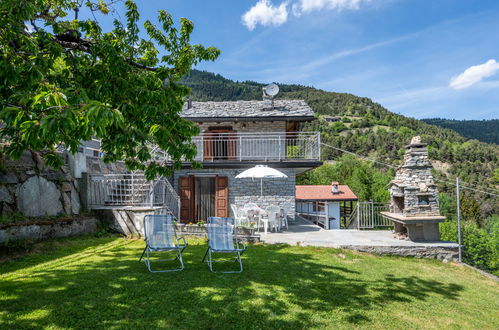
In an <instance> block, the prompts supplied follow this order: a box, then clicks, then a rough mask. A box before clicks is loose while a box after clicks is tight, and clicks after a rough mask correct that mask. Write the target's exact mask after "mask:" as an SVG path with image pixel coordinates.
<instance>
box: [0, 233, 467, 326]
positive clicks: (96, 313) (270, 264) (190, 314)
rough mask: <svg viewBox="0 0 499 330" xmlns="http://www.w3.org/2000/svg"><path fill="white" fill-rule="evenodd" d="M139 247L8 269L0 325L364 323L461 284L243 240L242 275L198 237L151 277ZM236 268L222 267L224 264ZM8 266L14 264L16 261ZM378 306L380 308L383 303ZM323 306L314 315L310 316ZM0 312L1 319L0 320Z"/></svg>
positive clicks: (108, 248) (110, 246)
mask: <svg viewBox="0 0 499 330" xmlns="http://www.w3.org/2000/svg"><path fill="white" fill-rule="evenodd" d="M142 248H143V245H142V244H139V243H138V242H134V241H125V240H117V242H116V241H114V242H108V243H106V244H103V245H100V246H97V247H95V248H94V249H92V250H87V249H80V250H79V251H77V252H76V253H73V254H70V255H66V256H64V257H62V258H60V259H54V260H52V261H51V264H50V265H48V266H46V267H45V265H43V267H40V268H36V269H35V270H32V271H30V272H29V273H23V271H24V270H22V271H20V272H17V273H10V275H9V276H5V277H4V278H1V277H0V279H1V281H0V297H2V298H0V321H2V322H0V323H3V324H4V325H5V326H8V327H11V328H31V327H55V328H72V327H76V328H81V327H84V328H96V327H104V328H108V327H131V328H144V327H175V328H178V327H182V328H255V327H256V328H303V327H309V326H316V327H326V326H332V323H329V322H332V321H334V320H337V321H341V322H345V323H347V324H350V325H358V324H363V323H365V322H369V321H370V318H369V316H367V315H366V313H365V312H366V311H367V310H370V309H372V308H376V307H378V308H382V307H383V306H384V305H386V304H388V303H390V302H393V301H399V302H407V303H409V302H411V301H413V300H415V299H419V300H425V299H427V297H428V295H433V294H438V295H441V296H442V297H443V298H445V299H456V298H457V295H458V293H459V291H460V290H462V289H463V288H462V287H460V286H458V285H454V284H444V283H441V282H438V281H428V280H424V279H420V278H417V277H395V276H391V275H387V276H385V277H384V279H382V280H381V281H380V280H376V279H366V278H365V277H362V276H361V275H362V274H360V272H358V271H355V270H351V269H349V268H347V267H343V266H337V265H331V264H325V263H324V262H322V261H320V260H318V259H317V258H315V257H314V252H313V250H310V249H293V248H290V247H288V246H285V245H271V246H267V245H255V246H250V248H249V251H248V252H247V253H246V255H245V260H244V266H245V271H244V273H242V274H238V275H234V274H230V275H222V274H213V273H210V272H209V270H208V266H207V265H206V264H203V263H201V262H200V261H201V258H202V256H203V253H204V251H205V248H206V245H205V244H195V245H191V246H189V247H188V248H187V249H186V250H185V251H184V260H185V262H186V269H185V271H183V272H174V273H162V274H152V273H149V272H147V270H146V267H145V266H144V264H143V263H139V262H138V261H137V260H138V257H139V256H140V253H141V252H142ZM231 266H232V267H234V266H235V265H234V264H232V265H230V264H228V265H225V266H223V267H231ZM14 268H15V267H14ZM380 306H381V307H380ZM318 312H321V313H324V312H325V313H329V314H328V316H326V317H325V318H324V317H317V316H316V313H318ZM2 318H3V320H2Z"/></svg>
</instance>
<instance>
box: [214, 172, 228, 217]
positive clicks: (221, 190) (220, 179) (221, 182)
mask: <svg viewBox="0 0 499 330" xmlns="http://www.w3.org/2000/svg"><path fill="white" fill-rule="evenodd" d="M215 216H217V217H228V216H229V180H228V178H227V177H226V176H217V178H216V181H215Z"/></svg>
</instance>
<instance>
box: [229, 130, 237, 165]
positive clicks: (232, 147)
mask: <svg viewBox="0 0 499 330" xmlns="http://www.w3.org/2000/svg"><path fill="white" fill-rule="evenodd" d="M227 133H228V134H227V139H228V142H227V159H229V160H235V159H236V156H237V148H236V145H237V144H236V143H237V132H236V131H232V130H230V131H227Z"/></svg>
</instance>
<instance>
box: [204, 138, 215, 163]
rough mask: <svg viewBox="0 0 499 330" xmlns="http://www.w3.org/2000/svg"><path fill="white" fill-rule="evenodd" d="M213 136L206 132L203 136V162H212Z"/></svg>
mask: <svg viewBox="0 0 499 330" xmlns="http://www.w3.org/2000/svg"><path fill="white" fill-rule="evenodd" d="M214 140H215V134H213V133H212V132H211V131H207V132H205V133H204V134H203V160H209V161H211V160H213V157H214V147H215V141H214Z"/></svg>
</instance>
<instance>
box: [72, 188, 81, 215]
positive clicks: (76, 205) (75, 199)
mask: <svg viewBox="0 0 499 330" xmlns="http://www.w3.org/2000/svg"><path fill="white" fill-rule="evenodd" d="M80 209H81V204H80V195H79V194H78V192H77V191H76V189H74V188H71V212H73V214H80Z"/></svg>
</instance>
